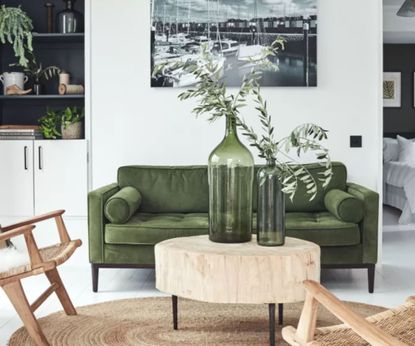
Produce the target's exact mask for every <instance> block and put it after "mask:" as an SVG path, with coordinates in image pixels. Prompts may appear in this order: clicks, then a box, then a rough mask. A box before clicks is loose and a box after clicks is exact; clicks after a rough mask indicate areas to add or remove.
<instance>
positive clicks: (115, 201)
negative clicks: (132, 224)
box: [104, 186, 141, 224]
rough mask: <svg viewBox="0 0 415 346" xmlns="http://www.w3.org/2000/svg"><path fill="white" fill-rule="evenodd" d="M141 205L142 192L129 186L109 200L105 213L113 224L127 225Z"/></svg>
mask: <svg viewBox="0 0 415 346" xmlns="http://www.w3.org/2000/svg"><path fill="white" fill-rule="evenodd" d="M140 204H141V194H140V192H138V191H137V189H135V188H134V187H131V186H127V187H124V188H122V189H121V190H120V191H118V192H117V193H116V194H115V195H113V196H111V197H110V198H109V199H108V201H107V203H105V208H104V213H105V216H106V218H107V219H108V220H110V221H111V223H118V224H122V223H126V222H127V221H128V220H129V219H130V218H131V216H133V215H134V213H135V212H136V211H137V210H138V208H139V207H140Z"/></svg>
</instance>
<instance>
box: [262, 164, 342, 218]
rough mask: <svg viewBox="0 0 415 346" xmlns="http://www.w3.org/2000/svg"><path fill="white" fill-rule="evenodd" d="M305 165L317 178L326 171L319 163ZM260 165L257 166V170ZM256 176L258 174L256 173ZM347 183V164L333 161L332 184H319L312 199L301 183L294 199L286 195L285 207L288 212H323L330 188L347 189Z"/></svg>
mask: <svg viewBox="0 0 415 346" xmlns="http://www.w3.org/2000/svg"><path fill="white" fill-rule="evenodd" d="M305 167H306V168H307V169H308V171H309V172H310V173H311V175H312V176H313V177H314V178H315V179H316V180H317V179H318V177H319V173H321V172H324V170H325V168H324V167H322V166H320V165H319V164H316V163H312V164H306V165H305ZM258 169H259V167H257V168H256V170H255V172H257V170H258ZM255 176H256V174H255ZM256 184H257V181H256V179H255V181H254V211H256V209H257V192H256V188H255V187H256ZM346 184H347V170H346V166H345V165H344V164H342V163H340V162H333V178H332V179H331V181H330V184H329V185H328V186H327V187H326V188H325V189H324V190H323V188H322V186H321V184H319V185H318V190H317V196H316V197H315V198H314V199H313V200H312V201H310V200H309V199H310V195H307V194H306V188H305V186H304V184H299V186H298V189H297V192H296V194H295V196H294V199H293V201H291V199H290V198H289V197H288V196H286V198H285V209H286V211H288V212H322V211H325V210H327V209H326V207H325V205H324V196H325V195H326V193H327V192H328V191H330V190H333V189H337V190H342V191H346Z"/></svg>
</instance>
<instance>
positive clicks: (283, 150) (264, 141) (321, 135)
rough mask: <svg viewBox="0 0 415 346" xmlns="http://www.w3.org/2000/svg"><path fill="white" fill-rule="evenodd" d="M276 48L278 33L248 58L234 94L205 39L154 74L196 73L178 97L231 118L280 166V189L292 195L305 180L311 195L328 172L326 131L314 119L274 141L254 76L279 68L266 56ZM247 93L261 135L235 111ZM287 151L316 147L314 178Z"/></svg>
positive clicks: (213, 116)
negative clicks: (190, 56) (195, 51)
mask: <svg viewBox="0 0 415 346" xmlns="http://www.w3.org/2000/svg"><path fill="white" fill-rule="evenodd" d="M280 49H284V41H283V40H281V39H278V40H276V41H275V42H274V43H273V44H272V45H271V46H270V47H267V48H265V49H263V51H262V54H261V56H260V57H258V58H256V59H247V64H248V63H249V64H254V65H255V67H254V68H252V70H251V71H250V72H249V73H248V74H247V75H246V76H245V77H244V79H243V81H242V85H241V87H240V89H239V91H238V92H237V93H235V94H231V93H228V92H227V89H226V86H225V85H224V83H223V81H222V78H221V76H222V71H221V67H220V66H219V65H218V64H217V63H216V62H215V61H214V59H213V56H212V54H211V52H210V51H209V48H208V46H207V45H203V46H202V48H201V54H200V57H199V59H198V61H197V62H194V61H193V62H192V61H187V62H175V63H165V64H160V65H158V66H156V67H155V69H154V71H153V76H160V75H166V74H168V73H169V72H171V71H174V70H180V69H181V70H186V71H187V72H189V73H192V74H194V75H195V76H196V77H197V78H198V83H197V85H196V86H195V88H193V89H189V90H187V91H185V92H183V93H181V94H180V95H179V99H180V100H187V99H190V98H196V99H198V101H199V104H198V106H196V107H195V108H194V109H193V113H194V114H196V116H200V115H207V116H208V120H209V121H215V120H217V119H219V118H220V117H222V116H227V117H231V118H233V119H235V121H236V124H237V126H238V127H239V128H241V129H242V133H243V135H244V136H246V137H247V139H248V141H249V143H250V145H251V146H252V147H254V148H256V149H257V150H258V152H259V157H260V158H263V159H265V160H266V161H267V163H268V164H269V165H276V167H277V168H278V169H279V172H280V179H281V182H282V184H283V191H284V192H285V193H286V194H287V195H289V197H290V198H291V199H293V198H294V195H295V192H296V191H297V188H298V186H299V184H304V185H305V187H306V191H307V194H308V195H309V196H310V200H313V199H314V198H315V197H316V195H317V189H318V185H319V184H321V185H322V187H323V188H324V187H327V185H328V184H329V182H330V180H331V177H332V174H333V173H332V165H331V159H330V156H329V152H328V150H327V149H326V148H325V147H324V146H322V145H321V144H320V142H321V141H323V140H326V139H327V131H326V130H324V129H322V128H321V127H319V126H317V125H314V124H304V125H301V126H298V127H296V128H295V129H294V130H293V131H292V132H291V134H290V135H289V136H288V137H286V138H283V139H281V140H280V141H277V139H276V138H275V128H274V127H273V125H272V117H271V115H270V114H269V112H268V107H267V101H265V100H264V99H263V97H262V96H261V88H260V85H259V82H260V80H261V78H262V76H263V72H264V71H267V70H272V71H278V66H277V65H275V64H273V63H272V62H271V61H270V59H269V57H270V56H277V55H278V52H279V50H280ZM251 98H252V99H253V101H254V104H255V110H256V111H257V112H258V119H259V122H260V125H261V132H262V134H260V135H258V134H257V133H256V132H255V131H254V129H253V127H252V126H250V125H248V124H247V122H246V121H245V120H244V119H242V117H241V116H240V110H241V109H242V108H244V107H246V106H247V105H248V102H249V99H251ZM292 151H295V153H296V156H297V157H300V156H301V155H302V154H305V153H307V152H309V151H310V152H314V153H315V155H316V160H317V161H318V162H319V163H320V164H321V165H322V167H324V170H323V172H322V173H320V174H319V176H318V178H317V179H315V178H314V177H313V176H312V175H311V173H310V172H309V171H308V169H307V168H306V166H304V165H302V164H301V163H300V162H299V161H298V160H297V159H295V158H293V157H292V155H291V153H292Z"/></svg>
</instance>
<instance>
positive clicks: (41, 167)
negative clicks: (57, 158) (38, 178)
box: [38, 147, 43, 170]
mask: <svg viewBox="0 0 415 346" xmlns="http://www.w3.org/2000/svg"><path fill="white" fill-rule="evenodd" d="M38 150H39V169H40V170H42V169H43V148H42V147H39V148H38Z"/></svg>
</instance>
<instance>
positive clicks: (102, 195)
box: [88, 184, 120, 263]
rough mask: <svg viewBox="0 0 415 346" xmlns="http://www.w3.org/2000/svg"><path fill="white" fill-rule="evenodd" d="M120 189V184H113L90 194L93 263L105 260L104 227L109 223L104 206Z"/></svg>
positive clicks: (89, 235)
mask: <svg viewBox="0 0 415 346" xmlns="http://www.w3.org/2000/svg"><path fill="white" fill-rule="evenodd" d="M119 190H120V188H119V187H118V184H111V185H107V186H104V187H101V188H99V189H97V190H94V191H91V192H90V193H89V194H88V238H89V261H90V262H91V263H103V262H104V227H105V224H106V223H107V219H106V218H105V215H104V206H105V202H106V201H107V200H108V199H109V198H110V197H111V196H113V195H115V194H116V193H117V192H118V191H119Z"/></svg>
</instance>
